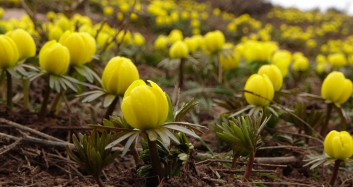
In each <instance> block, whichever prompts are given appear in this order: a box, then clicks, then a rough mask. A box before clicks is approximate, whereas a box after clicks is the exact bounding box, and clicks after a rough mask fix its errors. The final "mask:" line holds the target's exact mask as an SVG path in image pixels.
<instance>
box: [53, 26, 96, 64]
mask: <svg viewBox="0 0 353 187" xmlns="http://www.w3.org/2000/svg"><path fill="white" fill-rule="evenodd" d="M59 42H60V43H61V44H62V45H64V46H66V47H67V48H68V49H69V51H70V63H71V65H75V66H79V65H83V64H85V63H88V62H90V61H91V60H92V56H93V55H94V54H95V53H96V41H95V40H94V38H93V37H92V36H91V35H89V34H88V33H85V32H70V31H67V32H65V33H64V34H63V35H62V36H61V38H60V40H59Z"/></svg>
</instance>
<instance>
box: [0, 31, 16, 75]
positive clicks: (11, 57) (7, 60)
mask: <svg viewBox="0 0 353 187" xmlns="http://www.w3.org/2000/svg"><path fill="white" fill-rule="evenodd" d="M0 47H1V50H0V69H6V68H10V67H13V66H15V65H16V62H17V61H18V58H19V52H18V49H17V46H16V43H15V42H14V41H13V40H12V39H11V38H10V37H8V36H6V35H0Z"/></svg>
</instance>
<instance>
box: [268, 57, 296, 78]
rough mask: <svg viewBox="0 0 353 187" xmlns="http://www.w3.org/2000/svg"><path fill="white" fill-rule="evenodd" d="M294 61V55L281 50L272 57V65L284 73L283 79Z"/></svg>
mask: <svg viewBox="0 0 353 187" xmlns="http://www.w3.org/2000/svg"><path fill="white" fill-rule="evenodd" d="M291 61H292V54H291V53H290V52H289V51H287V50H279V51H277V52H276V53H275V54H274V55H273V56H272V61H271V62H272V64H274V65H276V66H277V67H278V68H279V69H280V70H281V72H282V75H283V77H284V76H286V75H287V73H288V67H289V65H290V63H291Z"/></svg>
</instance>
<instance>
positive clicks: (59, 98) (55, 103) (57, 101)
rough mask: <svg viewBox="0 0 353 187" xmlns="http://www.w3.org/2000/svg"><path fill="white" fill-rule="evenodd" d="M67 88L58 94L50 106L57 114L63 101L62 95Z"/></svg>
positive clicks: (51, 110)
mask: <svg viewBox="0 0 353 187" xmlns="http://www.w3.org/2000/svg"><path fill="white" fill-rule="evenodd" d="M65 93H66V90H61V91H60V93H59V94H56V96H55V99H54V101H53V103H52V104H51V107H50V112H55V114H57V113H58V112H59V110H60V105H59V104H60V103H61V101H62V97H63V96H64V95H65Z"/></svg>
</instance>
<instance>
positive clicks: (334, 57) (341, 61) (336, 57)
mask: <svg viewBox="0 0 353 187" xmlns="http://www.w3.org/2000/svg"><path fill="white" fill-rule="evenodd" d="M327 60H328V62H329V64H330V65H331V66H332V67H334V68H340V67H342V66H345V65H346V64H347V59H346V57H345V56H344V54H342V53H335V54H330V55H329V56H328V57H327Z"/></svg>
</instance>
